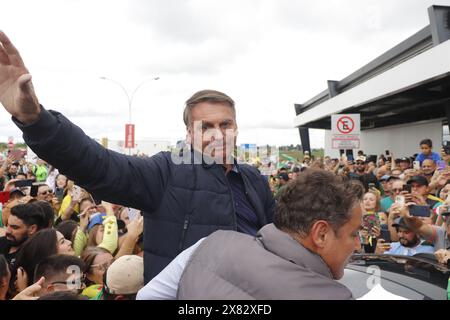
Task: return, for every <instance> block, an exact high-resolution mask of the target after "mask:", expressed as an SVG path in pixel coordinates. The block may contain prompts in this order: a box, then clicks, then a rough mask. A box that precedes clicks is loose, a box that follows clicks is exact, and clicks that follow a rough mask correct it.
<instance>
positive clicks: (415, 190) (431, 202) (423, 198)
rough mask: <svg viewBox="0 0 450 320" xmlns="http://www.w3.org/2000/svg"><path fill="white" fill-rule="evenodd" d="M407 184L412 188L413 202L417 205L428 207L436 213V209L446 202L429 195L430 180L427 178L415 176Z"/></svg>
mask: <svg viewBox="0 0 450 320" xmlns="http://www.w3.org/2000/svg"><path fill="white" fill-rule="evenodd" d="M407 184H408V185H410V186H411V193H410V195H411V200H412V202H415V203H416V204H417V205H428V206H430V209H431V210H432V211H433V213H434V212H435V210H436V208H438V207H439V206H440V205H442V204H443V203H444V200H442V199H440V198H438V197H435V196H433V195H431V194H430V193H429V188H428V180H427V178H426V177H424V176H414V177H412V178H411V179H409V180H408V182H407ZM433 218H434V216H433Z"/></svg>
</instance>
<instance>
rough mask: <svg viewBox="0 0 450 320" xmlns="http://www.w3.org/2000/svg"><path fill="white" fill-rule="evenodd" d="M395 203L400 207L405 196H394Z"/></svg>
mask: <svg viewBox="0 0 450 320" xmlns="http://www.w3.org/2000/svg"><path fill="white" fill-rule="evenodd" d="M395 203H397V204H398V205H399V206H400V207H403V206H404V205H405V197H404V196H395Z"/></svg>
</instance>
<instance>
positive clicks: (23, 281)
mask: <svg viewBox="0 0 450 320" xmlns="http://www.w3.org/2000/svg"><path fill="white" fill-rule="evenodd" d="M54 254H69V255H74V250H73V249H72V242H70V241H69V240H67V239H65V238H64V236H63V235H62V233H61V232H59V231H56V230H55V229H43V230H40V231H38V232H36V234H34V235H33V237H31V238H30V239H28V240H27V241H25V243H24V244H23V246H22V248H21V249H20V251H19V253H18V254H17V259H16V264H15V267H16V268H17V269H16V270H17V286H16V287H17V289H18V291H19V292H20V291H22V290H23V289H24V288H25V287H27V286H30V285H31V284H32V280H33V276H34V270H35V268H36V266H37V265H38V263H39V262H41V261H42V260H43V259H44V258H47V257H49V256H51V255H54Z"/></svg>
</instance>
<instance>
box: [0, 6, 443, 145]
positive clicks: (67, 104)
mask: <svg viewBox="0 0 450 320" xmlns="http://www.w3.org/2000/svg"><path fill="white" fill-rule="evenodd" d="M433 2H434V1H429V0H410V1H388V0H381V1H380V0H377V1H375V0H367V1H357V0H347V1H342V0H339V1H338V0H329V1H290V0H246V1H238V0H228V1H218V0H216V1H207V0H167V1H157V0H152V1H148V0H131V1H126V0H117V1H107V0H95V1H87V0H77V1H76V0H60V1H56V0H55V1H52V0H40V1H32V0H18V1H9V2H3V3H2V5H1V10H0V21H1V25H0V28H1V29H2V30H4V31H5V32H6V33H7V34H8V35H9V36H10V38H11V39H12V41H13V42H14V43H15V45H16V47H17V48H18V49H19V50H20V52H21V54H22V56H23V58H24V60H25V63H26V64H27V66H28V68H29V70H30V72H31V73H32V74H33V79H34V84H35V88H36V91H37V93H38V96H39V99H40V101H41V103H42V104H43V105H44V106H45V107H46V108H48V109H55V110H58V111H60V112H61V113H63V114H65V115H66V116H67V117H68V118H69V119H71V120H72V121H74V122H75V123H76V124H77V125H79V126H80V127H81V128H82V129H83V130H85V132H86V133H87V134H89V135H91V136H92V137H95V138H101V137H102V136H106V135H107V136H108V137H110V138H111V139H119V138H122V136H123V131H124V123H125V122H127V121H128V104H127V100H126V97H125V94H124V93H123V92H122V91H121V88H120V87H119V86H117V85H115V84H114V83H112V82H109V81H104V80H101V79H99V77H100V76H106V77H108V78H111V79H114V80H117V81H119V82H120V83H122V84H123V86H124V87H125V88H126V89H127V90H128V91H129V92H131V91H132V90H133V89H134V88H135V87H136V86H137V85H138V84H140V83H141V82H142V81H143V80H144V79H148V78H150V77H154V76H159V77H160V78H161V79H160V80H158V81H149V82H148V83H145V84H144V85H143V86H142V87H141V88H140V89H139V91H137V92H136V95H135V99H134V102H133V106H132V119H133V121H134V122H135V123H136V134H137V138H138V139H139V137H141V138H143V137H145V138H150V137H152V138H155V139H156V138H158V139H167V140H170V141H172V142H175V141H176V140H178V139H181V138H183V137H184V125H183V122H182V111H183V108H184V105H183V104H184V101H186V100H187V99H188V98H189V96H190V95H192V94H193V93H194V92H195V91H197V90H201V89H204V88H210V89H217V90H220V91H224V92H226V93H228V94H229V95H230V96H231V97H233V99H234V100H235V101H236V103H237V115H238V123H239V128H240V130H239V131H240V138H239V143H253V142H256V143H260V144H265V143H269V144H277V145H284V144H297V143H300V139H299V135H298V130H297V129H296V128H294V127H293V119H294V116H295V113H294V103H303V102H305V101H307V100H308V99H310V98H311V97H313V96H314V95H316V94H318V93H319V92H321V91H322V90H324V89H325V88H326V80H328V79H330V80H340V79H342V78H344V77H345V76H347V75H349V74H350V73H352V72H353V71H355V70H356V69H358V68H360V67H362V66H363V65H365V64H366V63H368V62H369V61H371V60H372V59H374V58H376V57H377V56H378V55H380V54H382V53H383V52H384V51H386V50H388V49H390V48H391V47H393V46H394V45H396V44H397V43H399V42H400V41H402V40H404V39H405V38H406V37H408V36H410V35H412V34H413V33H415V32H417V31H419V30H420V29H421V28H423V27H424V26H426V25H427V24H428V23H429V22H428V13H427V8H428V7H429V6H430V5H431V4H433ZM438 4H444V5H445V4H447V5H450V1H440V3H438ZM10 135H12V136H15V137H16V139H19V137H20V131H19V130H18V129H17V128H16V127H15V126H14V125H13V124H12V123H11V121H10V117H9V116H8V114H7V113H6V112H5V111H4V110H1V111H0V141H6V139H7V137H8V136H10ZM311 140H312V145H313V146H315V147H318V146H322V145H323V133H322V132H321V131H316V130H313V131H312V132H311Z"/></svg>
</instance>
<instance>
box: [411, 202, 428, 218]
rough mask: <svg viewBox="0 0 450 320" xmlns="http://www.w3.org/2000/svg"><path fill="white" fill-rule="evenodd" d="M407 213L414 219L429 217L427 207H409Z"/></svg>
mask: <svg viewBox="0 0 450 320" xmlns="http://www.w3.org/2000/svg"><path fill="white" fill-rule="evenodd" d="M409 213H410V214H411V215H412V216H414V217H429V216H430V215H431V212H430V206H429V205H414V206H410V207H409Z"/></svg>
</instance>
